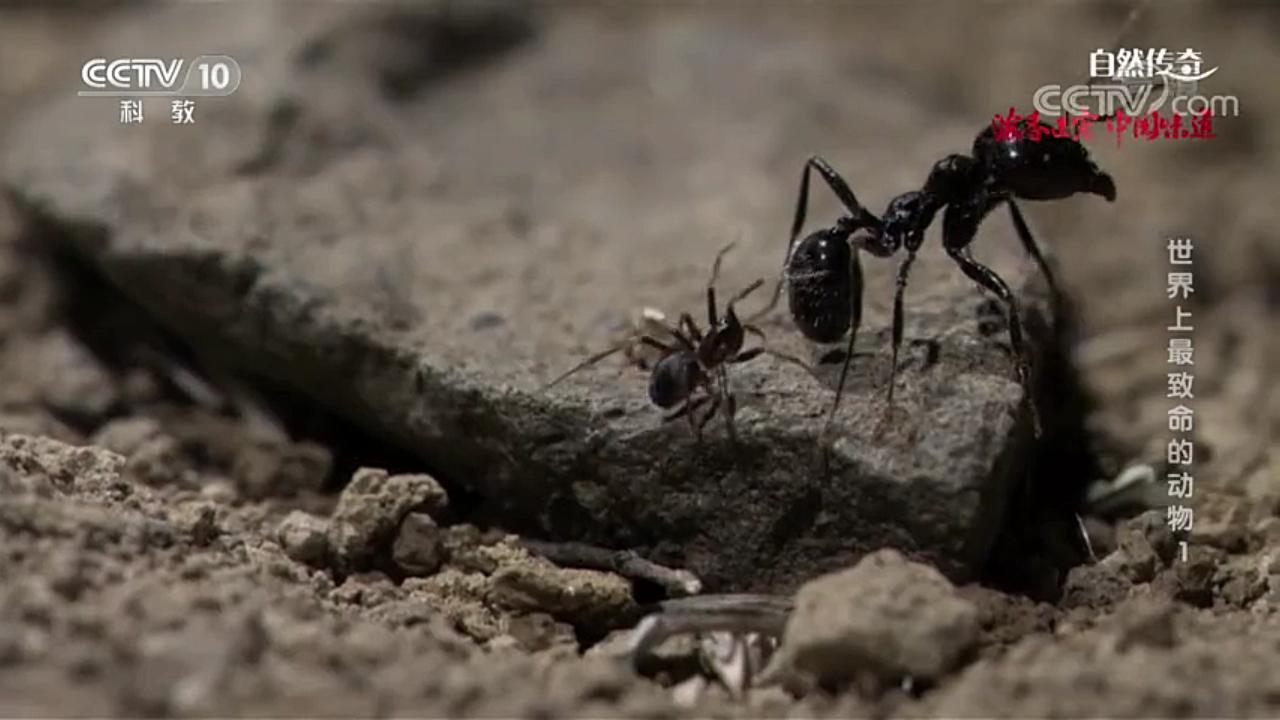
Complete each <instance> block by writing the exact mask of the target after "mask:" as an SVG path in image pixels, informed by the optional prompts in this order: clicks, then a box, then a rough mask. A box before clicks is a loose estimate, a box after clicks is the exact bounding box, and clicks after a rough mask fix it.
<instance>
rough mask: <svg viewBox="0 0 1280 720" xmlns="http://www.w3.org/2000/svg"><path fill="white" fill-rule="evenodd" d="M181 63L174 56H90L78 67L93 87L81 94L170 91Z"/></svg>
mask: <svg viewBox="0 0 1280 720" xmlns="http://www.w3.org/2000/svg"><path fill="white" fill-rule="evenodd" d="M183 63H184V61H183V60H178V59H174V60H168V61H165V60H158V59H155V58H134V59H129V58H126V59H121V60H112V61H111V62H107V60H106V58H94V59H92V60H90V61H89V62H87V63H85V64H84V67H82V68H81V69H80V79H81V80H83V81H84V84H85V85H87V86H89V87H90V88H93V90H91V91H89V92H87V93H84V92H82V93H81V94H90V93H92V94H94V95H116V94H119V95H142V94H151V93H155V94H165V95H167V94H171V93H174V92H176V91H177V89H178V80H179V78H178V75H179V73H180V72H181V71H182V65H183ZM94 91H97V92H94Z"/></svg>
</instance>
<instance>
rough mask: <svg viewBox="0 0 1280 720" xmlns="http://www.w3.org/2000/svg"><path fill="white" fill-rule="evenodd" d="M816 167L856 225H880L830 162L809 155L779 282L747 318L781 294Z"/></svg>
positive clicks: (762, 313)
mask: <svg viewBox="0 0 1280 720" xmlns="http://www.w3.org/2000/svg"><path fill="white" fill-rule="evenodd" d="M810 170H816V171H817V172H818V174H819V175H821V176H822V179H823V180H825V181H826V183H827V187H829V188H831V192H833V193H835V196H836V197H837V198H839V200H840V203H841V204H842V205H844V207H845V209H846V210H848V211H849V216H850V217H851V218H852V219H853V221H854V223H853V224H854V226H856V227H873V228H878V227H880V219H879V218H877V217H876V216H875V215H873V214H871V212H870V211H869V210H867V209H866V208H865V207H863V206H862V203H860V202H858V198H857V196H856V195H854V194H853V190H852V189H851V188H850V187H849V183H847V182H845V179H844V178H843V177H841V176H840V173H838V172H836V169H835V168H833V167H831V164H830V163H828V162H827V161H826V160H823V159H822V158H821V157H820V156H818V155H814V156H812V157H810V158H809V159H808V160H807V161H805V164H804V170H802V171H801V172H800V194H799V196H798V197H797V198H796V214H795V218H794V219H793V220H792V222H791V238H790V239H789V240H788V241H787V252H786V254H785V255H783V256H782V274H781V276H780V277H779V278H778V282H777V283H776V284H775V285H774V286H773V295H772V296H771V297H770V298H769V302H768V304H766V305H765V306H764V308H762V309H760V310H757V311H756V312H755V313H754V314H753V315H751V317H750V318H749V320H752V321H754V320H758V319H760V318H762V317H764V316H765V315H767V314H768V313H769V312H771V311H772V310H773V309H774V308H775V307H777V305H778V299H779V298H780V297H781V296H782V284H783V283H784V282H785V281H786V279H787V263H788V261H790V260H791V250H792V249H793V248H794V247H795V245H796V238H798V237H799V236H800V230H801V229H803V228H804V220H805V216H806V215H807V214H808V212H809V171H810Z"/></svg>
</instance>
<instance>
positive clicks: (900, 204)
mask: <svg viewBox="0 0 1280 720" xmlns="http://www.w3.org/2000/svg"><path fill="white" fill-rule="evenodd" d="M940 205H941V203H940V202H939V201H938V198H937V197H935V196H934V194H933V193H931V192H927V191H924V190H915V191H912V192H905V193H902V194H901V195H899V196H897V197H895V198H894V199H892V200H890V201H889V207H887V208H885V211H884V220H883V225H882V227H881V230H880V238H879V240H880V243H879V244H880V246H881V247H882V248H883V249H885V250H888V251H889V254H892V253H894V252H897V251H898V248H900V247H902V246H903V245H906V246H907V247H908V248H910V249H913V250H914V249H915V248H918V247H920V243H921V242H922V241H923V239H924V231H925V229H926V228H928V227H929V223H931V222H933V216H934V215H935V214H936V213H937V212H938V207H939V206H940Z"/></svg>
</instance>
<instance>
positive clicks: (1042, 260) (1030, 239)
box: [1009, 198, 1061, 319]
mask: <svg viewBox="0 0 1280 720" xmlns="http://www.w3.org/2000/svg"><path fill="white" fill-rule="evenodd" d="M1009 216H1010V217H1011V218H1013V226H1014V227H1015V228H1016V229H1017V230H1018V238H1019V239H1020V240H1022V247H1024V248H1026V250H1027V254H1029V255H1030V256H1031V257H1032V259H1034V260H1035V261H1036V265H1038V266H1039V267H1040V272H1041V273H1043V274H1044V279H1045V282H1046V283H1048V284H1049V295H1050V297H1051V298H1052V301H1051V302H1052V303H1053V308H1054V316H1055V319H1056V316H1057V310H1058V302H1059V300H1060V299H1061V295H1059V294H1058V281H1057V280H1056V279H1054V276H1053V271H1052V270H1050V269H1049V261H1048V259H1047V258H1046V257H1045V256H1044V253H1042V252H1041V251H1040V246H1039V245H1038V244H1037V243H1036V239H1035V236H1033V235H1032V234H1031V228H1030V226H1028V225H1027V220H1026V218H1024V217H1023V216H1022V210H1021V209H1019V208H1018V204H1017V203H1015V202H1014V201H1013V198H1009Z"/></svg>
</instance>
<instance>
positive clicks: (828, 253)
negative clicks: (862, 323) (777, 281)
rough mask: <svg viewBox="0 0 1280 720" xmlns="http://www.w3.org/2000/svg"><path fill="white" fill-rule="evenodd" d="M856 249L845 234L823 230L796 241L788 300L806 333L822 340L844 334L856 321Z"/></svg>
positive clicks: (799, 324) (828, 341) (807, 335)
mask: <svg viewBox="0 0 1280 720" xmlns="http://www.w3.org/2000/svg"><path fill="white" fill-rule="evenodd" d="M852 252H853V251H852V250H851V249H850V247H849V243H848V242H847V241H846V240H845V238H844V237H842V236H839V235H837V234H833V233H831V232H830V231H828V230H819V231H818V232H815V233H813V234H812V235H809V236H808V237H806V238H805V239H804V240H802V241H800V242H799V243H797V244H796V246H795V249H794V250H793V251H792V253H791V258H790V261H789V262H788V266H787V273H788V277H787V288H788V291H787V300H788V302H789V303H790V305H791V316H792V318H793V319H794V320H795V324H796V327H797V328H798V329H799V330H800V332H801V333H803V334H804V336H805V337H806V338H808V339H810V340H812V341H814V342H818V343H832V342H835V341H837V340H839V339H840V338H842V337H844V334H845V333H846V332H848V330H849V326H850V324H851V323H852V321H853V309H852V307H853V303H852V301H853V294H854V293H859V294H860V293H861V292H862V288H860V287H859V288H855V287H853V283H852V282H851V281H850V272H849V271H850V264H851V263H852V261H853V258H852Z"/></svg>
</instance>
